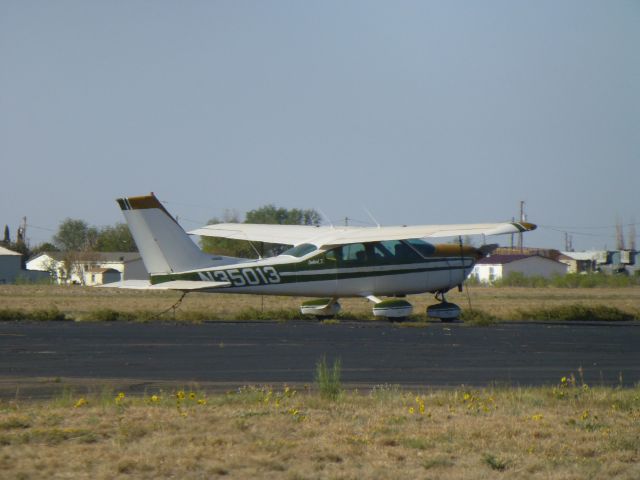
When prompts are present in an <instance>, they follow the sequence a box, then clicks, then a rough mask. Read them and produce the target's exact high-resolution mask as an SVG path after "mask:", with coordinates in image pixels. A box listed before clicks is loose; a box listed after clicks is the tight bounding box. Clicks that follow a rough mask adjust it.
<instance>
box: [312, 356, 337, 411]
mask: <svg viewBox="0 0 640 480" xmlns="http://www.w3.org/2000/svg"><path fill="white" fill-rule="evenodd" d="M341 373H342V362H341V361H340V359H339V358H337V359H335V360H334V361H333V367H331V368H329V367H328V366H327V359H326V358H325V357H324V356H323V357H322V358H321V359H320V360H319V361H318V362H317V363H316V378H315V381H316V385H317V387H318V391H319V392H320V395H321V396H322V397H323V398H326V399H329V400H337V399H338V398H339V397H340V394H341V393H342V383H341V381H340V376H341Z"/></svg>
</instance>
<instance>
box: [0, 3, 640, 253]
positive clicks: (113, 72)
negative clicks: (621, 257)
mask: <svg viewBox="0 0 640 480" xmlns="http://www.w3.org/2000/svg"><path fill="white" fill-rule="evenodd" d="M0 159H1V162H2V165H1V170H0V171H1V174H0V178H1V179H2V181H1V182H0V224H2V225H4V224H5V223H7V224H9V226H10V227H11V229H12V232H15V229H16V227H17V225H18V223H19V222H20V219H21V218H22V216H24V215H26V216H27V217H28V223H29V225H30V227H29V231H28V236H29V238H30V239H31V243H32V244H33V243H39V242H41V241H44V240H48V239H49V238H50V236H51V234H52V233H53V232H52V231H53V230H55V229H56V227H57V226H58V224H59V223H60V221H61V220H63V219H64V218H65V217H72V218H81V219H84V220H86V221H87V222H89V223H90V224H93V225H106V224H112V223H114V222H116V221H122V217H121V215H120V212H119V210H118V208H117V205H116V203H115V201H114V199H115V198H116V197H118V196H122V195H138V194H144V193H148V192H150V191H154V192H156V194H157V195H158V196H159V197H160V198H161V199H162V200H165V201H166V202H167V207H168V208H169V209H170V210H171V211H172V212H173V213H175V214H177V215H178V216H179V217H180V220H181V223H182V224H183V225H184V226H185V227H186V228H188V229H189V228H195V227H197V226H199V224H200V223H204V222H205V221H206V220H208V219H209V218H211V217H214V216H222V215H223V213H224V211H225V209H236V210H238V211H239V212H241V213H243V212H245V211H246V210H250V209H253V208H256V207H259V206H262V205H265V204H267V203H275V204H276V205H278V206H284V207H288V208H292V207H300V208H316V209H320V210H322V211H323V212H325V213H326V215H327V216H329V217H331V218H332V219H333V220H334V221H335V222H340V221H341V219H342V218H344V217H345V216H349V217H352V218H355V219H361V220H367V219H368V217H367V215H366V213H365V212H364V210H363V208H362V206H363V205H365V206H366V207H367V208H368V209H369V210H370V211H371V212H372V213H373V214H374V215H375V216H376V217H377V219H378V220H379V221H380V223H382V224H387V225H391V224H406V223H413V224H416V223H458V222H479V221H500V220H509V219H511V217H512V216H514V215H516V214H517V211H518V204H519V201H520V200H525V201H526V202H527V212H528V215H529V219H530V220H531V221H534V222H536V223H538V224H540V225H542V227H541V228H540V230H539V231H537V232H534V233H532V234H530V235H528V236H527V243H528V244H535V245H539V246H547V247H555V248H560V247H563V246H564V243H563V234H562V233H561V232H560V231H557V230H570V231H574V232H582V233H586V234H587V235H582V234H581V235H577V234H576V235H574V244H575V246H576V247H578V248H589V247H602V246H604V245H605V244H606V245H608V246H609V247H610V248H611V247H613V246H614V244H615V238H614V233H615V232H614V227H613V225H615V222H616V216H619V217H620V218H621V219H622V220H623V221H624V222H625V223H629V222H631V221H632V218H633V217H635V221H640V208H639V201H640V194H639V188H638V185H639V182H640V2H639V1H615V0H613V1H586V0H580V1H562V0H560V1H556V0H554V1H536V2H532V1H514V0H508V1H485V2H477V1H446V2H445V1H441V2H433V1H415V2H414V1H380V2H377V1H348V0H347V1H345V0H339V1H324V0H323V1H318V2H311V1H298V0H296V1H237V0H233V1H171V2H169V1H157V0H154V1H135V0H127V1H86V0H82V1H48V0H45V1H29V0H15V1H10V0H1V1H0ZM607 226H608V228H599V227H607ZM549 227H553V229H552V228H549ZM47 229H49V230H47ZM556 229H557V230H556ZM638 231H639V232H640V228H638ZM502 242H503V243H506V242H508V238H503V239H502Z"/></svg>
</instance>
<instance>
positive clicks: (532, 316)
mask: <svg viewBox="0 0 640 480" xmlns="http://www.w3.org/2000/svg"><path fill="white" fill-rule="evenodd" d="M518 316H519V318H520V319H521V320H558V321H585V320H586V321H610V322H621V321H629V320H634V319H635V316H634V315H632V314H630V313H627V312H623V311H622V310H620V309H618V308H615V307H607V306H606V305H596V306H593V307H589V306H584V305H563V306H558V307H552V308H539V309H533V310H519V311H518Z"/></svg>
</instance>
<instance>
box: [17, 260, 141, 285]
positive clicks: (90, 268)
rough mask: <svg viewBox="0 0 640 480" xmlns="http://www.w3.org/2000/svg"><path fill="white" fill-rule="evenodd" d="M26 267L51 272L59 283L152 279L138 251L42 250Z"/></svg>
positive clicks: (79, 283) (103, 282)
mask: <svg viewBox="0 0 640 480" xmlns="http://www.w3.org/2000/svg"><path fill="white" fill-rule="evenodd" d="M27 269H28V270H34V271H41V272H49V274H50V275H51V279H52V280H53V281H54V282H55V283H58V284H76V285H87V286H94V285H103V284H105V283H112V282H119V281H121V280H134V279H135V280H146V279H148V278H149V274H148V273H147V270H146V269H145V267H144V263H143V262H142V257H141V256H140V254H139V253H138V252H42V253H40V254H39V255H36V256H35V257H33V258H31V259H30V260H29V261H27Z"/></svg>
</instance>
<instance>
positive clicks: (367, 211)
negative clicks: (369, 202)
mask: <svg viewBox="0 0 640 480" xmlns="http://www.w3.org/2000/svg"><path fill="white" fill-rule="evenodd" d="M362 208H363V209H364V211H365V212H366V213H367V215H369V218H370V219H371V220H373V223H375V224H376V226H377V227H378V228H380V222H378V220H376V217H374V216H373V214H372V213H371V212H370V211H369V209H368V208H367V207H365V206H364V205H363V206H362Z"/></svg>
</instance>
